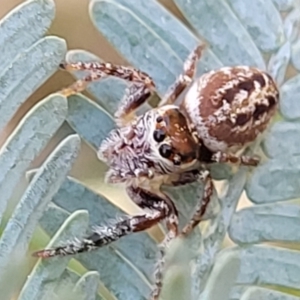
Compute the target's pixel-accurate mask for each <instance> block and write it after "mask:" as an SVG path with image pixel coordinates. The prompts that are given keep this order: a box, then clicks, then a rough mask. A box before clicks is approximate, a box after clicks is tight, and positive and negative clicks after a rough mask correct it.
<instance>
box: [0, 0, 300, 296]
mask: <svg viewBox="0 0 300 300" xmlns="http://www.w3.org/2000/svg"><path fill="white" fill-rule="evenodd" d="M174 2H175V4H176V5H177V7H178V8H179V9H180V11H181V12H182V14H183V15H184V17H185V19H186V20H187V22H188V26H186V25H184V24H183V23H182V22H181V21H179V20H178V19H177V18H176V17H174V16H173V15H172V14H171V13H170V12H169V11H167V10H166V9H165V8H164V7H163V6H162V5H161V4H159V3H158V2H156V1H155V0H147V1H142V0H92V1H91V2H90V10H89V13H90V17H91V20H92V21H93V23H94V25H95V27H96V28H97V29H98V30H99V32H101V34H102V35H104V36H105V37H106V38H107V40H108V41H109V42H110V43H111V44H112V45H113V46H114V47H115V48H116V49H117V51H118V52H119V53H120V54H121V55H122V56H123V57H124V58H126V59H127V61H128V62H130V63H131V64H132V65H134V66H135V67H137V68H140V69H142V70H143V71H145V72H147V73H149V74H150V76H151V77H153V78H154V80H155V82H156V85H157V88H158V93H159V94H160V95H163V94H164V93H165V92H166V90H167V89H168V87H169V86H170V85H171V84H172V83H173V81H174V80H175V78H176V77H177V76H178V75H179V74H180V73H181V70H182V65H183V62H184V60H185V59H186V57H187V56H188V54H189V53H190V51H191V49H193V48H194V47H195V46H196V45H197V44H198V43H199V42H200V41H202V42H203V41H205V42H206V43H207V44H208V50H207V51H206V52H205V55H204V57H203V58H202V59H201V61H200V62H199V65H198V75H200V74H203V73H204V72H207V71H209V70H211V69H215V68H219V67H221V66H223V65H240V64H243V65H252V66H258V67H260V68H262V69H266V70H268V71H269V72H270V73H271V74H272V75H273V76H274V78H276V80H277V82H278V84H279V85H280V89H281V102H280V113H279V114H278V117H277V120H276V123H275V124H274V125H273V126H272V127H271V129H270V131H269V132H268V134H267V136H266V138H265V140H264V141H263V143H262V147H261V149H257V150H258V151H259V154H260V155H261V156H262V157H263V163H262V164H261V165H260V166H259V167H257V168H255V169H253V170H251V171H250V170H249V169H247V168H240V169H239V170H238V171H234V170H231V169H230V168H229V167H228V166H223V165H217V166H214V167H213V168H212V172H213V174H214V178H215V179H224V184H223V185H222V189H221V190H220V191H219V199H218V200H219V201H217V202H218V203H215V204H216V206H217V207H218V206H219V211H218V213H217V214H216V215H214V217H212V219H210V220H208V221H207V222H205V224H204V225H205V226H202V227H201V230H200V228H199V229H197V230H195V232H194V234H193V235H191V237H189V238H187V239H185V240H176V241H175V242H174V243H173V244H172V247H171V248H170V251H169V253H168V268H167V270H166V274H165V275H166V276H165V285H164V290H163V295H162V298H163V299H172V300H177V299H178V300H182V299H184V300H226V299H230V300H240V299H241V300H254V299H255V300H256V299H272V300H273V299H277V300H279V299H282V300H293V299H299V298H298V297H296V295H297V294H298V295H299V294H300V253H299V251H297V250H291V249H288V246H289V245H290V244H291V243H298V242H299V241H300V233H299V232H300V221H299V220H300V207H299V205H298V204H297V201H293V202H291V201H290V202H287V200H297V198H299V197H300V181H299V178H300V176H299V175H300V158H299V157H300V156H299V153H300V152H299V151H300V150H299V148H300V147H299V146H300V144H299V143H300V142H299V141H300V139H299V136H300V123H299V119H300V105H299V101H298V99H299V97H300V88H299V86H300V2H299V0H273V1H271V0H252V1H251V5H249V4H248V3H247V4H246V2H245V1H243V0H214V1H211V0H188V1H186V0H174ZM54 15H55V5H54V2H53V1H52V0H28V1H25V2H24V3H23V4H22V5H20V6H18V7H17V8H15V9H14V10H13V11H12V12H11V13H9V14H8V15H7V16H6V17H5V18H4V19H3V20H2V21H1V22H0V50H1V51H0V52H1V56H0V66H1V70H2V71H1V73H0V91H1V92H0V127H1V128H4V127H5V125H6V124H7V122H8V121H9V120H10V119H11V118H12V116H13V115H14V113H15V112H16V111H17V109H18V108H19V106H20V105H21V104H22V103H24V101H26V99H27V98H28V97H29V96H30V95H31V94H32V93H33V92H34V91H35V90H36V89H37V88H38V87H39V86H40V85H41V84H42V83H43V82H44V81H45V80H47V79H48V78H49V77H50V76H51V75H52V74H53V73H54V72H55V71H56V70H57V68H58V65H59V63H60V62H61V61H62V60H64V59H66V60H67V61H68V62H76V61H94V60H101V59H100V58H98V57H95V55H93V54H92V53H89V52H87V51H84V50H80V49H78V50H71V51H69V52H67V53H66V45H65V42H64V41H63V40H62V39H59V38H57V37H54V36H47V37H44V34H45V33H46V31H47V29H48V28H49V26H50V24H51V22H52V20H53V18H54ZM153 16H154V17H153ZM82 75H83V74H82V73H74V76H75V77H78V76H80V77H81V76H82ZM126 84H127V83H126V82H124V81H122V80H119V79H116V78H106V79H105V80H102V81H100V82H95V83H93V84H91V85H90V86H89V87H88V91H89V92H90V93H91V94H92V95H93V96H94V98H95V99H96V101H92V100H90V99H89V98H87V97H86V96H83V95H81V94H79V95H76V96H71V97H69V98H68V99H66V98H64V97H62V96H60V95H59V94H53V95H50V96H49V97H47V98H46V99H43V100H42V101H41V102H40V103H39V104H37V105H36V106H35V107H33V108H32V109H31V110H30V111H29V112H28V114H27V115H26V116H25V117H24V119H23V120H22V122H20V124H19V125H18V127H17V128H16V129H15V131H14V132H13V133H12V134H11V136H10V137H9V138H8V139H7V141H6V143H5V144H4V145H3V146H2V148H1V149H0V168H1V174H0V195H1V196H0V218H2V219H3V216H4V215H5V211H6V207H7V203H8V201H9V200H10V198H11V196H12V194H13V192H14V189H15V188H16V186H17V185H18V183H19V181H20V179H21V177H22V176H23V175H24V174H25V172H26V171H28V169H29V166H30V163H31V162H32V161H33V160H34V158H35V157H36V156H37V155H38V154H39V153H40V152H41V150H42V149H43V148H44V147H45V146H46V145H47V143H48V142H49V140H50V139H51V137H53V136H54V134H55V133H56V131H57V130H58V129H59V127H60V126H61V125H62V124H63V122H68V124H69V125H70V126H71V127H72V128H73V130H74V132H75V134H74V135H71V136H69V137H67V138H66V139H65V140H63V141H62V142H61V143H60V144H59V145H58V146H57V147H56V149H55V150H54V151H53V152H52V153H51V155H50V156H49V157H48V158H47V159H46V161H45V162H44V163H43V164H42V165H41V166H40V168H39V169H37V170H32V171H30V172H29V173H28V181H29V183H28V186H27V188H26V190H25V192H24V194H23V195H22V197H21V199H20V200H19V202H18V204H17V206H16V208H15V210H14V212H13V214H12V216H11V217H10V219H9V220H8V222H7V223H6V225H5V228H4V231H3V233H2V236H1V239H0V290H1V299H12V297H15V298H16V299H19V300H41V299H42V300H44V299H73V300H74V299H76V300H77V299H78V300H79V299H89V300H94V299H98V300H99V299H105V300H110V299H118V300H123V299H126V300H127V299H128V300H130V299H133V300H137V299H138V300H140V299H144V300H146V299H147V295H149V292H150V290H151V285H152V280H153V278H152V276H153V268H154V263H155V260H156V257H157V243H156V241H154V239H152V238H151V237H150V236H149V235H148V234H147V233H145V232H144V233H139V234H134V235H132V236H128V237H126V238H124V239H122V240H120V241H118V242H116V243H114V244H112V245H110V246H109V247H104V248H102V249H99V250H97V251H94V252H92V253H83V254H80V255H78V256H76V257H75V258H76V260H77V261H78V262H80V264H81V266H80V267H81V270H82V267H84V270H85V271H86V273H85V275H84V276H82V277H81V278H80V275H78V273H76V272H74V270H72V268H70V264H69V261H70V257H65V258H54V259H51V260H45V261H38V262H34V263H35V265H34V267H29V268H27V270H28V269H30V276H29V277H28V278H27V280H25V282H17V281H18V280H16V277H17V276H16V273H17V272H20V270H21V269H22V267H24V264H29V262H28V260H27V258H26V255H28V253H27V250H28V247H29V243H30V241H31V239H32V236H33V232H34V230H35V229H36V228H37V227H38V225H39V226H41V227H42V228H43V229H44V231H45V232H47V234H48V235H49V236H51V237H52V239H51V242H50V245H54V244H58V243H60V242H61V241H66V240H68V239H69V238H72V237H74V236H76V237H80V236H83V235H84V234H85V232H86V230H87V228H88V227H89V226H91V225H95V224H102V223H104V222H106V221H109V219H111V218H114V217H115V216H116V215H118V214H122V213H123V212H122V211H121V210H120V209H118V208H117V207H116V206H115V205H113V204H112V203H111V202H109V201H108V200H107V199H106V198H105V197H104V196H102V195H100V194H96V193H95V192H93V191H92V190H91V189H89V188H88V187H86V186H84V185H83V184H82V183H81V182H79V181H78V180H76V179H75V178H71V177H67V175H68V172H69V170H70V169H71V167H72V164H73V162H74V161H75V159H76V157H77V155H78V152H79V148H80V139H82V140H84V141H85V142H86V143H87V144H88V145H90V147H91V148H92V149H94V150H95V151H96V150H97V148H98V146H99V144H100V143H101V141H102V140H103V139H104V138H105V137H106V135H107V133H108V132H109V131H110V130H111V129H112V128H114V120H113V118H112V114H113V113H114V111H115V109H116V107H117V105H118V101H119V100H120V99H121V97H122V95H123V93H124V90H125V87H126ZM201 188H202V187H201V186H200V187H199V186H196V185H192V186H189V187H183V188H173V189H168V190H167V192H168V193H169V194H170V195H171V196H172V198H173V199H174V200H175V202H176V205H177V207H178V209H179V211H180V221H181V224H184V223H185V221H186V220H187V219H188V217H189V215H190V213H191V211H192V210H193V206H194V205H195V201H196V196H195V195H196V193H197V189H201ZM244 191H246V194H247V196H248V198H249V199H250V200H251V201H252V202H253V204H254V205H253V206H251V207H247V208H244V209H242V210H240V211H236V207H237V204H238V201H239V199H240V197H241V195H242V193H243V192H244ZM227 233H228V234H229V237H230V238H231V240H232V241H233V242H234V243H235V244H236V245H235V246H233V247H227V248H225V249H223V247H222V246H223V242H224V239H225V236H226V234H227ZM266 242H272V243H274V242H276V243H277V246H272V245H270V243H266ZM50 245H48V246H50ZM281 246H284V247H281ZM25 269H26V268H25ZM28 272H29V271H28ZM25 275H26V274H25ZM22 278H24V277H22ZM12 282H15V285H12V284H11V283H12ZM16 290H17V292H16ZM16 294H17V295H16Z"/></svg>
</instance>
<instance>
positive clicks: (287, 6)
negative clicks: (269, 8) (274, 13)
mask: <svg viewBox="0 0 300 300" xmlns="http://www.w3.org/2000/svg"><path fill="white" fill-rule="evenodd" d="M272 1H273V3H274V5H275V6H276V7H277V9H278V10H279V11H289V10H291V9H292V8H293V7H294V4H295V2H296V1H295V0H272Z"/></svg>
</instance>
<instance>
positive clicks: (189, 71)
mask: <svg viewBox="0 0 300 300" xmlns="http://www.w3.org/2000/svg"><path fill="white" fill-rule="evenodd" d="M203 50H204V45H200V46H197V47H196V48H195V49H194V50H193V52H191V54H190V55H189V56H188V58H187V60H186V61H185V62H184V65H183V74H180V75H179V77H178V78H177V79H176V81H175V82H174V83H173V84H172V85H171V87H170V88H169V90H168V91H167V93H166V95H165V96H164V97H163V99H162V100H161V102H160V104H159V105H160V106H162V105H166V104H172V103H174V102H175V100H176V99H177V98H178V96H179V95H180V94H181V93H182V91H183V90H184V89H185V88H186V87H187V86H188V85H189V84H190V83H191V82H192V80H193V78H194V76H195V73H196V68H197V63H198V61H199V59H200V57H201V54H202V52H203Z"/></svg>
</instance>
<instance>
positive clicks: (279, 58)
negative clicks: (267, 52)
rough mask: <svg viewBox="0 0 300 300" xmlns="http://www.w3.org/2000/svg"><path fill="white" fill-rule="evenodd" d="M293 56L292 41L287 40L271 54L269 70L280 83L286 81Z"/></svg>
mask: <svg viewBox="0 0 300 300" xmlns="http://www.w3.org/2000/svg"><path fill="white" fill-rule="evenodd" d="M290 58H291V43H290V42H289V41H287V42H286V43H284V44H283V45H282V46H281V47H280V49H279V50H278V51H277V52H276V53H275V54H273V55H272V56H271V58H270V60H269V63H268V72H269V73H270V75H272V77H273V78H274V79H275V81H276V82H277V84H278V85H281V84H282V83H283V82H284V78H285V74H286V69H287V66H288V64H289V61H290Z"/></svg>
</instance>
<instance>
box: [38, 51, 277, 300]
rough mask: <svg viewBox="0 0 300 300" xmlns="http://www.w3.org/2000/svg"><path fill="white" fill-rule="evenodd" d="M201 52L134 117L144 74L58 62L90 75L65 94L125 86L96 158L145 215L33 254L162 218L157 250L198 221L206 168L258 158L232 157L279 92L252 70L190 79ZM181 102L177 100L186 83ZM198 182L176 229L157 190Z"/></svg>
mask: <svg viewBox="0 0 300 300" xmlns="http://www.w3.org/2000/svg"><path fill="white" fill-rule="evenodd" d="M202 51H203V47H202V46H198V47H197V48H196V49H195V50H194V51H193V52H192V53H191V54H190V55H189V57H188V58H187V60H186V61H185V63H184V68H183V74H182V75H180V76H179V77H178V79H177V80H176V81H175V83H174V84H173V85H172V86H171V88H170V89H169V91H168V93H167V95H165V97H163V99H162V100H161V103H160V105H159V106H158V107H157V108H153V109H150V110H149V111H147V112H146V113H144V114H142V115H139V116H137V115H135V111H136V109H138V108H139V107H140V106H141V105H142V104H143V103H145V102H146V101H147V99H148V98H149V96H150V95H151V94H153V93H155V84H154V82H153V80H152V79H151V78H150V76H149V75H147V74H146V73H144V72H142V71H140V70H137V69H134V68H132V67H124V66H116V65H113V64H110V63H99V62H91V63H83V62H78V63H73V64H62V65H61V66H62V67H63V68H64V69H66V70H69V71H70V70H88V71H90V73H89V75H88V76H87V77H85V78H83V79H81V80H78V81H76V82H75V83H74V84H73V85H71V86H70V87H69V88H66V89H64V90H62V93H63V94H64V95H65V96H69V95H72V94H76V93H78V92H81V91H83V90H84V89H85V88H86V86H87V84H88V83H89V82H92V81H95V80H98V79H101V78H104V77H106V76H115V77H119V78H122V79H125V80H127V81H130V82H131V85H130V86H129V87H128V88H127V90H126V93H125V96H124V97H123V99H122V100H121V102H120V105H119V108H118V110H117V112H116V113H115V119H116V124H117V128H116V129H114V130H112V131H111V132H110V133H109V135H108V137H107V139H106V140H104V141H103V142H102V144H101V146H100V148H99V151H98V157H99V158H100V159H101V160H103V161H104V162H106V163H107V165H108V166H109V170H108V172H107V174H106V181H107V182H109V183H125V185H126V191H127V193H128V195H129V197H130V198H131V199H132V201H133V202H134V203H135V204H137V205H138V206H139V207H141V208H142V209H143V210H144V211H145V213H143V214H141V215H137V216H128V217H126V218H125V219H123V220H121V221H118V222H116V223H115V224H114V225H110V226H106V227H97V228H96V229H94V230H93V233H92V235H90V236H89V237H87V238H86V239H83V240H82V241H78V240H77V241H74V242H73V243H70V244H67V245H66V246H62V247H57V248H54V249H46V250H41V251H38V252H36V253H35V254H34V255H35V256H38V257H42V258H47V257H52V256H59V255H61V256H64V255H72V254H76V253H79V252H85V251H91V250H94V249H97V248H99V247H102V246H104V245H107V244H109V243H111V242H114V241H116V240H118V239H119V238H121V237H123V236H126V235H128V234H130V233H133V232H139V231H143V230H146V229H148V228H150V227H152V226H154V225H155V224H157V223H159V222H161V221H165V223H166V227H167V229H168V232H167V234H166V237H165V240H164V242H163V245H165V246H166V245H167V244H168V242H169V241H170V240H172V239H173V238H175V237H176V236H178V235H187V234H189V233H190V232H191V231H192V230H193V228H194V227H195V226H196V225H198V224H199V222H200V221H201V219H202V218H203V216H204V214H205V211H206V207H207V205H208V203H209V201H210V198H211V195H212V192H213V182H212V179H211V176H210V173H209V171H208V168H207V166H208V164H211V163H215V162H229V163H234V164H242V165H248V166H256V165H257V164H258V163H259V159H258V158H257V157H249V156H238V155H236V154H235V153H236V151H237V150H240V149H242V148H244V147H245V146H247V145H248V144H249V143H251V142H253V141H254V140H255V139H256V138H257V137H258V136H259V135H261V134H262V133H263V132H264V131H265V129H266V128H267V126H268V124H269V123H270V119H271V118H272V116H273V115H274V114H275V112H276V109H277V105H278V101H279V92H278V88H277V86H276V84H275V82H274V80H273V79H272V78H271V76H270V75H269V74H267V73H266V72H264V71H261V70H259V69H257V68H254V67H248V66H236V67H224V68H221V69H218V70H214V71H211V72H209V73H206V74H204V75H202V76H201V77H200V78H197V79H195V80H194V82H193V83H192V81H193V78H194V75H195V72H196V65H197V62H198V60H199V59H200V56H201V53H202ZM191 83H192V85H191V86H190V88H189V90H188V91H187V93H186V95H185V97H184V99H183V101H182V103H181V104H180V105H179V106H177V105H175V104H174V103H175V100H176V99H177V98H178V96H179V95H180V94H181V93H182V92H183V90H184V89H185V88H186V87H187V86H189V85H190V84H191ZM195 181H198V182H200V181H202V182H204V195H203V197H202V199H199V202H198V205H197V207H196V208H195V212H194V214H193V216H192V218H191V219H190V221H189V222H188V224H186V226H185V227H184V228H183V230H182V231H181V232H179V230H178V213H177V209H176V207H175V205H174V204H173V201H172V200H171V199H170V198H169V197H168V196H167V195H166V194H165V193H163V192H162V191H161V186H162V184H164V185H183V184H187V183H192V182H195ZM163 261H164V260H163V257H162V258H161V260H160V261H159V263H158V266H157V269H156V274H155V275H156V276H155V277H156V278H155V280H156V281H155V288H154V289H153V293H152V296H151V299H158V297H159V294H160V290H161V280H162V276H161V274H162V269H163Z"/></svg>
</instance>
